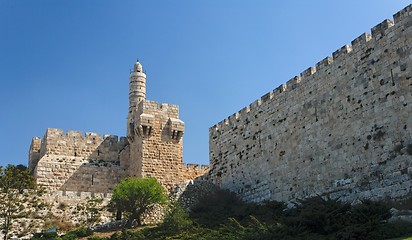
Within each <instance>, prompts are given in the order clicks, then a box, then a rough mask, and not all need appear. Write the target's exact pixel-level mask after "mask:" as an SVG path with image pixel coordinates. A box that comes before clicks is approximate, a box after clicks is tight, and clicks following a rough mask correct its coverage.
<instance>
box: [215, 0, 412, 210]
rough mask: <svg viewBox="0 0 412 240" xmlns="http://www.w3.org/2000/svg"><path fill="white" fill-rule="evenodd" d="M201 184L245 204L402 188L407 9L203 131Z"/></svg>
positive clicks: (410, 124) (410, 59)
mask: <svg viewBox="0 0 412 240" xmlns="http://www.w3.org/2000/svg"><path fill="white" fill-rule="evenodd" d="M209 139H210V140H209V141H210V145H209V148H210V149H209V150H210V166H211V169H210V172H209V178H210V179H211V180H212V181H213V182H214V183H216V184H217V185H219V186H220V187H223V188H226V189H229V190H231V191H233V192H236V193H238V194H240V195H241V196H242V197H243V198H244V199H245V200H247V201H255V202H260V201H263V200H281V201H289V200H293V199H296V198H304V197H308V196H313V195H317V194H328V195H331V196H332V197H340V198H341V199H343V200H346V201H354V200H355V199H357V198H376V199H382V198H385V197H389V198H398V197H404V196H406V195H407V194H409V193H410V192H411V188H412V181H411V176H412V5H410V6H408V7H406V8H405V9H403V10H401V11H400V12H398V13H396V14H395V15H394V20H393V21H391V20H385V21H383V22H382V23H380V24H378V25H377V26H375V27H374V28H372V30H371V34H368V33H364V34H362V35H360V36H359V37H358V38H356V39H355V40H353V41H352V43H351V45H345V46H343V47H342V48H340V49H338V50H337V51H335V52H334V53H333V54H332V57H327V58H325V59H323V60H322V61H320V62H319V63H317V64H316V65H315V66H314V67H310V68H308V69H307V70H305V71H304V72H302V73H301V74H300V75H299V76H296V77H294V78H292V79H291V80H289V81H287V82H286V83H285V84H282V85H280V86H279V87H277V88H276V89H274V90H273V91H271V92H269V93H267V94H265V95H264V96H262V97H261V98H260V99H258V100H256V101H255V102H253V103H252V104H250V105H249V106H247V107H245V108H243V109H242V110H240V111H239V112H237V113H235V114H233V115H231V116H230V117H229V118H227V119H224V120H223V121H221V122H220V123H218V124H216V125H215V126H213V127H211V128H210V130H209Z"/></svg>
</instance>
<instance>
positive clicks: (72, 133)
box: [66, 130, 83, 139]
mask: <svg viewBox="0 0 412 240" xmlns="http://www.w3.org/2000/svg"><path fill="white" fill-rule="evenodd" d="M66 136H67V137H69V138H71V139H75V138H83V133H82V132H81V131H75V130H68V131H67V132H66Z"/></svg>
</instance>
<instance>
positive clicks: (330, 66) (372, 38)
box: [210, 4, 412, 134]
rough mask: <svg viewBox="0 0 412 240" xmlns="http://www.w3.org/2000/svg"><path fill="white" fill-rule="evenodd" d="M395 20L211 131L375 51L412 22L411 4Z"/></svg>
mask: <svg viewBox="0 0 412 240" xmlns="http://www.w3.org/2000/svg"><path fill="white" fill-rule="evenodd" d="M393 19H394V20H393V21H392V20H389V19H386V20H384V21H383V22H381V23H380V24H378V25H376V26H375V27H373V28H372V29H371V33H363V34H362V35H360V36H359V37H357V38H356V39H354V40H353V41H352V42H351V45H349V44H347V45H344V46H343V47H341V48H339V49H338V50H336V51H335V52H333V53H332V57H330V56H328V57H326V58H324V59H323V60H321V61H320V62H318V63H316V64H315V66H313V67H309V68H307V69H306V70H304V71H303V72H302V73H300V74H299V75H298V76H295V77H293V78H292V79H290V80H289V81H287V82H286V83H285V84H281V85H280V86H279V87H277V88H275V89H274V90H273V91H272V92H269V93H266V94H265V95H263V96H262V97H261V98H260V99H258V100H256V101H254V102H253V103H252V104H250V105H249V106H247V107H245V108H243V109H242V110H240V111H238V112H237V113H235V114H232V115H231V116H230V117H228V118H226V119H224V120H222V121H221V122H219V123H217V124H216V125H214V126H212V127H211V128H210V133H211V134H212V133H213V132H214V131H220V130H224V129H225V128H227V127H228V128H230V125H231V123H233V122H234V121H236V120H237V119H238V118H240V117H242V116H245V117H247V116H246V113H248V112H250V111H252V110H256V109H258V108H259V107H260V106H261V104H263V103H265V102H267V101H268V100H272V99H275V100H282V99H286V95H285V94H291V92H293V91H294V89H297V88H299V87H301V86H302V85H303V84H306V83H307V82H309V81H311V80H313V79H314V78H315V77H316V75H317V74H320V73H324V72H328V71H333V70H334V68H338V67H339V64H340V63H341V62H345V61H346V60H348V61H349V60H350V59H351V57H352V55H351V53H353V52H357V51H360V50H362V49H367V50H369V51H373V50H374V49H373V48H370V46H371V45H373V44H375V43H377V42H378V41H380V39H381V38H383V37H393V35H394V34H390V33H391V32H393V31H394V29H395V28H403V27H405V26H410V25H411V24H412V4H411V5H409V6H407V7H405V8H404V9H402V10H401V11H399V12H398V13H396V14H394V15H393Z"/></svg>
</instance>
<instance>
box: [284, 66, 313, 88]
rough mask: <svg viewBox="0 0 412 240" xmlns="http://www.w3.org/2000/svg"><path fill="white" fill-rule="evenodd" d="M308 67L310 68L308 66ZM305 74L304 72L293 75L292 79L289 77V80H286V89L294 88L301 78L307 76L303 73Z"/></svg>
mask: <svg viewBox="0 0 412 240" xmlns="http://www.w3.org/2000/svg"><path fill="white" fill-rule="evenodd" d="M309 69H310V68H309ZM305 74H307V73H306V72H303V73H301V75H300V76H295V77H293V78H292V79H290V80H289V81H287V82H286V86H287V89H288V91H291V90H294V89H295V88H297V87H298V85H299V83H300V82H301V79H302V78H304V77H306V76H309V75H305Z"/></svg>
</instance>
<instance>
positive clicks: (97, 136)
mask: <svg viewBox="0 0 412 240" xmlns="http://www.w3.org/2000/svg"><path fill="white" fill-rule="evenodd" d="M85 138H86V139H89V140H93V141H95V140H98V139H102V136H101V135H100V134H99V133H93V132H86V133H85Z"/></svg>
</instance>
